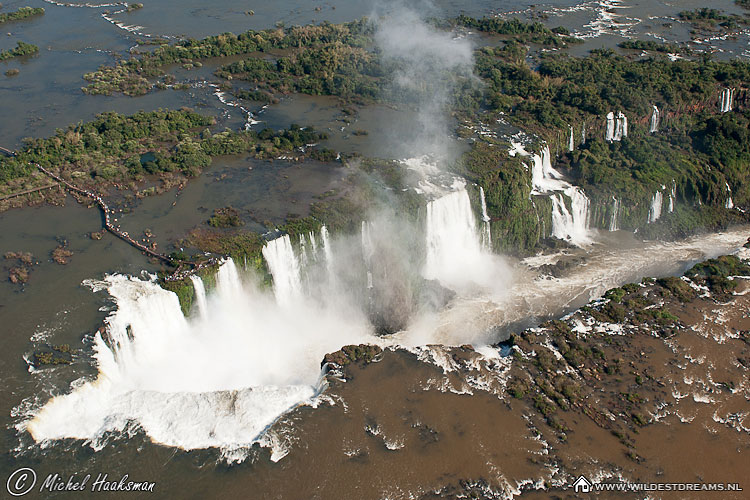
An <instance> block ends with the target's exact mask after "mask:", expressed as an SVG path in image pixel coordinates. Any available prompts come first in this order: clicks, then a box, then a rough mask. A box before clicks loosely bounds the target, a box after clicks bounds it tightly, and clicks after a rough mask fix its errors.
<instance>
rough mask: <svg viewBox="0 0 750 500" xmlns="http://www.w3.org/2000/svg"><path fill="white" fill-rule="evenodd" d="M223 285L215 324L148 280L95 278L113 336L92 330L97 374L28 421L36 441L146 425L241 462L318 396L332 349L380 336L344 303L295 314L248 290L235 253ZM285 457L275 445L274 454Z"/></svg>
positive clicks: (98, 440)
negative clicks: (110, 302) (110, 308)
mask: <svg viewBox="0 0 750 500" xmlns="http://www.w3.org/2000/svg"><path fill="white" fill-rule="evenodd" d="M216 282H217V283H216V285H217V286H216V290H215V291H214V292H212V293H216V294H218V297H216V300H210V296H209V300H208V301H207V304H208V308H209V310H208V317H209V318H210V320H211V321H204V320H199V319H194V320H187V319H186V318H185V317H184V316H183V314H182V311H181V309H180V304H179V301H178V299H177V296H176V295H175V294H174V293H172V292H169V291H166V290H164V289H162V288H160V287H159V286H158V285H157V284H156V283H153V282H150V281H143V280H139V279H136V278H128V277H125V276H120V275H116V276H109V277H107V278H106V280H105V281H104V282H96V283H92V285H95V286H96V287H98V289H105V288H106V289H107V290H108V292H109V294H110V295H111V296H112V297H113V299H114V301H115V303H116V305H117V309H116V310H115V311H114V312H113V313H112V314H111V315H110V316H109V317H108V318H107V319H106V321H105V322H106V335H104V336H103V335H102V334H100V333H97V334H96V335H95V338H94V351H95V357H96V362H97V367H98V370H99V375H98V377H97V378H96V380H93V381H85V382H84V381H81V383H79V384H76V385H75V386H74V388H73V389H72V391H71V392H70V393H69V394H66V395H63V396H57V397H54V398H52V399H50V400H49V401H48V402H47V403H46V404H45V405H44V406H43V407H42V408H41V409H40V410H39V411H37V412H36V414H35V415H34V416H33V418H32V419H31V420H29V421H27V422H25V424H24V425H25V428H26V429H27V430H28V431H29V432H30V433H31V435H32V436H33V438H34V439H35V440H36V441H38V442H40V441H44V440H49V439H63V438H76V439H83V440H87V441H89V442H90V443H91V445H92V446H93V447H94V448H100V447H101V446H103V445H104V444H105V443H106V440H107V439H109V438H110V437H112V436H113V435H116V434H118V433H128V434H129V433H131V432H132V431H133V430H135V429H142V430H143V431H144V432H145V433H146V435H148V436H149V438H150V439H151V440H153V441H154V442H157V443H161V444H164V445H167V446H174V447H179V448H183V449H186V450H191V449H200V448H208V447H216V448H221V449H223V450H224V451H225V452H227V456H228V457H234V458H235V459H237V458H242V456H244V455H243V454H242V450H247V449H248V447H249V446H250V445H252V444H253V443H254V442H258V441H261V442H263V437H264V433H265V431H266V430H267V428H268V426H269V425H270V424H271V423H273V422H274V421H275V420H276V419H277V418H278V417H279V416H280V415H282V414H283V413H285V412H286V411H288V410H289V409H291V408H293V407H295V406H296V405H298V404H300V403H305V402H308V401H310V398H312V397H313V396H314V395H315V394H316V393H317V391H318V384H319V380H320V360H321V359H323V356H324V355H325V354H326V353H327V352H333V351H335V350H338V349H339V348H340V347H341V346H342V345H347V344H352V343H361V342H371V343H372V342H377V339H376V338H375V337H373V336H372V335H371V334H370V333H369V332H370V330H369V326H368V325H367V322H366V320H365V319H364V318H363V317H362V316H356V315H352V314H349V315H347V314H345V313H342V311H341V308H340V307H339V305H338V304H336V303H335V302H330V306H321V305H320V304H319V303H318V302H316V303H315V304H309V303H307V302H305V301H302V302H299V303H298V304H296V306H295V313H294V314H289V313H288V311H287V310H286V309H285V308H280V307H279V306H278V304H277V303H276V301H275V300H274V298H273V297H270V296H269V294H266V293H263V292H261V291H257V290H254V289H251V288H248V287H246V286H244V285H243V284H242V283H241V281H240V280H239V277H238V276H236V267H235V266H234V265H233V263H232V261H231V260H228V261H226V262H225V263H224V264H223V265H222V266H221V268H220V271H219V272H218V273H217V277H216ZM233 291H235V292H236V293H234V292H233ZM105 338H108V339H110V340H108V341H105ZM238 453H239V455H241V456H240V457H238V456H237V455H238ZM281 456H283V450H276V451H275V453H274V455H272V458H275V459H278V458H280V457H281Z"/></svg>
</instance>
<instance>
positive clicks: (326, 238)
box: [320, 226, 333, 279]
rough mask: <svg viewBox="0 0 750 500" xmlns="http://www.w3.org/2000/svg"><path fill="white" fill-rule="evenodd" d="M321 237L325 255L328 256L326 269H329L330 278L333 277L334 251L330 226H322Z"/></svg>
mask: <svg viewBox="0 0 750 500" xmlns="http://www.w3.org/2000/svg"><path fill="white" fill-rule="evenodd" d="M320 239H321V241H322V242H323V255H325V258H326V269H327V270H328V278H329V279H333V251H332V250H331V241H330V237H329V236H328V228H327V227H325V226H321V228H320Z"/></svg>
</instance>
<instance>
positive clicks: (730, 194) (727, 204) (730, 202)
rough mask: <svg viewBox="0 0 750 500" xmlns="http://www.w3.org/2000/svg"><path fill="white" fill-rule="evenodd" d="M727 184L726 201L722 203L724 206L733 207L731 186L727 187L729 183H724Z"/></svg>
mask: <svg viewBox="0 0 750 500" xmlns="http://www.w3.org/2000/svg"><path fill="white" fill-rule="evenodd" d="M726 185H727V195H728V197H727V202H726V203H725V204H724V207H725V208H730V209H731V208H734V202H733V201H732V188H730V187H729V183H728V182H727V183H726Z"/></svg>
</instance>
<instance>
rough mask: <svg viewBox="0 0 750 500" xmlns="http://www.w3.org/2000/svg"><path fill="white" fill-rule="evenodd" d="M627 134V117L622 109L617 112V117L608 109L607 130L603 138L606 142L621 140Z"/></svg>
mask: <svg viewBox="0 0 750 500" xmlns="http://www.w3.org/2000/svg"><path fill="white" fill-rule="evenodd" d="M627 136H628V117H627V116H625V114H624V113H623V112H622V111H618V112H617V117H616V118H615V114H614V113H613V112H612V111H610V112H609V113H607V131H606V134H605V140H606V141H608V142H612V141H621V140H622V139H623V137H627Z"/></svg>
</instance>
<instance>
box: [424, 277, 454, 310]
mask: <svg viewBox="0 0 750 500" xmlns="http://www.w3.org/2000/svg"><path fill="white" fill-rule="evenodd" d="M455 296H456V292H454V291H453V290H451V289H450V288H446V287H444V286H443V285H441V284H440V282H439V281H438V280H424V281H423V282H422V287H421V288H420V290H419V303H420V305H422V307H425V308H427V309H429V310H432V311H439V310H441V309H443V308H444V307H445V306H447V305H448V304H449V303H450V301H451V300H453V299H454V297H455Z"/></svg>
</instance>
